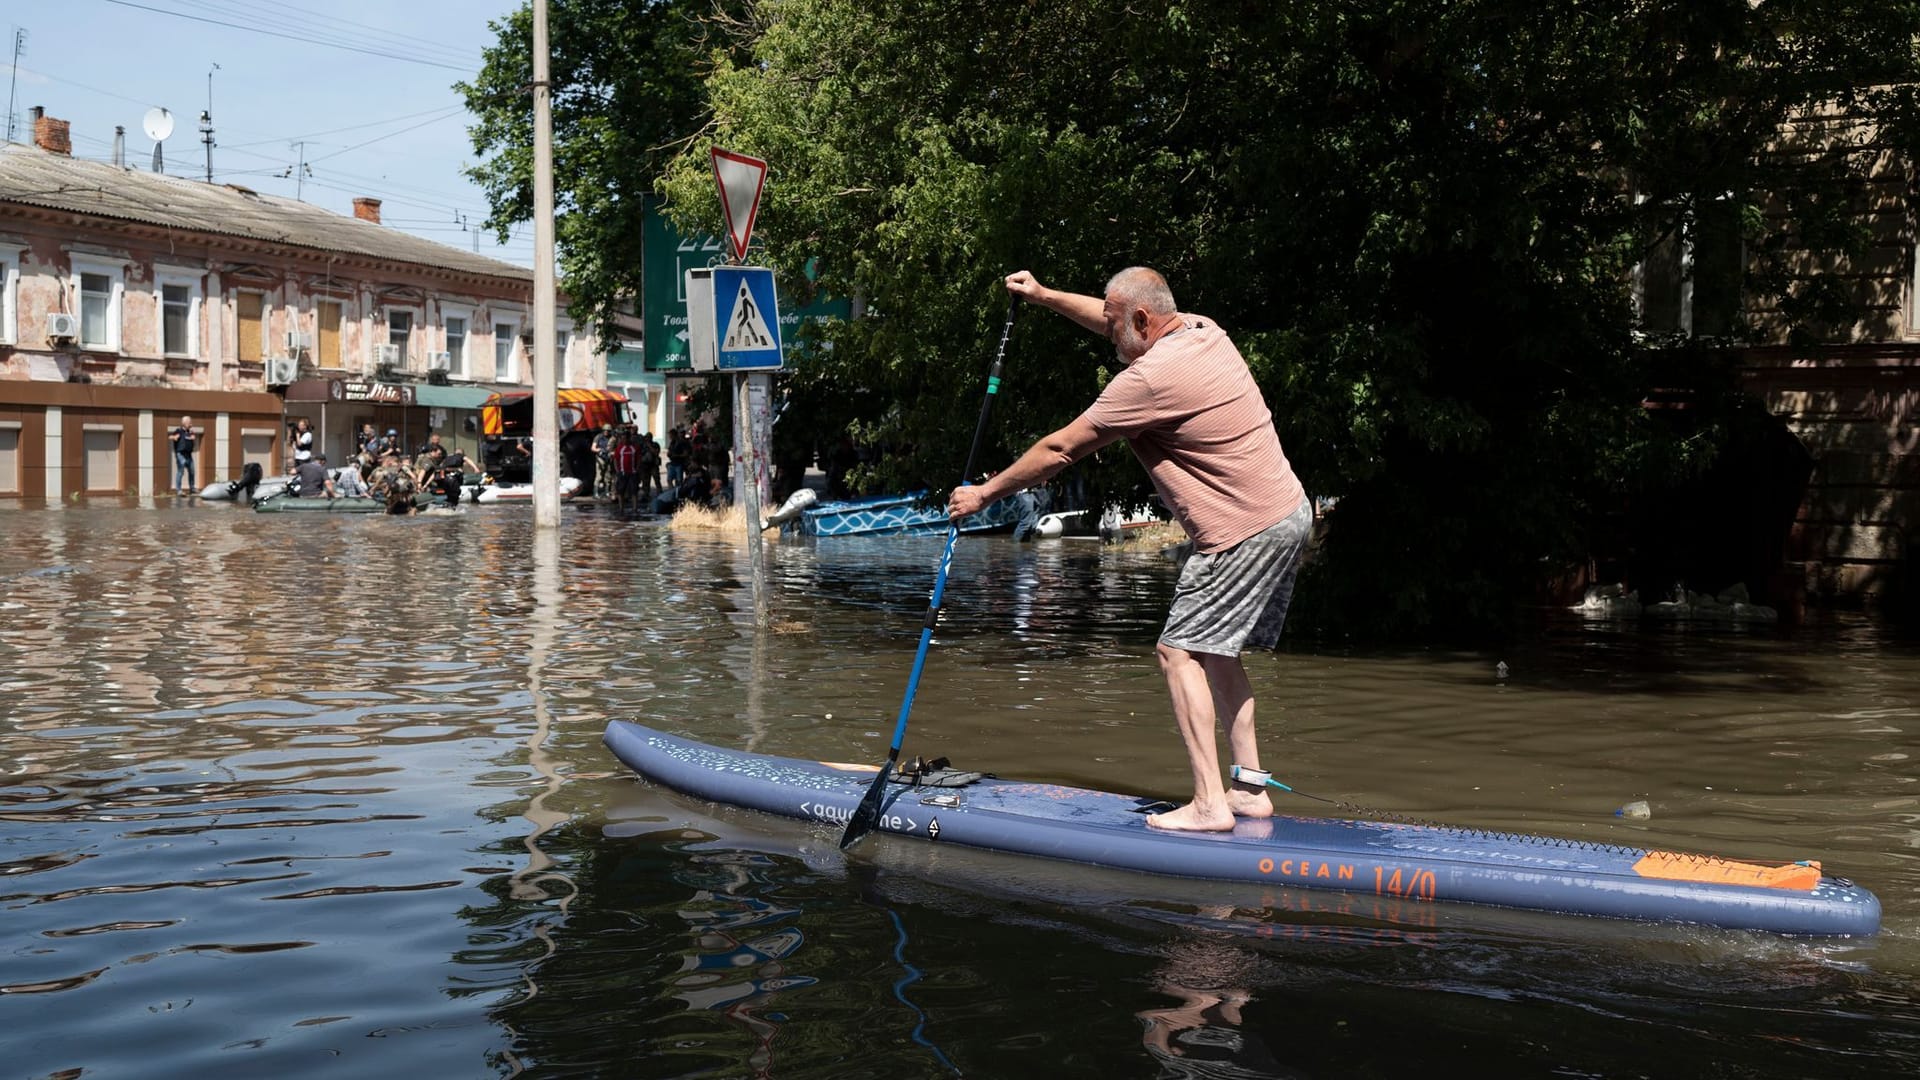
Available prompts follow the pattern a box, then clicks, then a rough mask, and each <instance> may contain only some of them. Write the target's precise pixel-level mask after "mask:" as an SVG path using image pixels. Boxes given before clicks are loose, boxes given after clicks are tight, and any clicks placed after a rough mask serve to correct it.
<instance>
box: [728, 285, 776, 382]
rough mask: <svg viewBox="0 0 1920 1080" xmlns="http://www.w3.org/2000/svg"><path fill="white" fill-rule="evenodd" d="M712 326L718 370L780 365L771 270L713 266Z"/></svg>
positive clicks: (739, 369) (760, 368) (764, 368)
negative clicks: (715, 338)
mask: <svg viewBox="0 0 1920 1080" xmlns="http://www.w3.org/2000/svg"><path fill="white" fill-rule="evenodd" d="M713 329H714V333H715V335H716V336H717V337H718V338H719V341H718V346H719V347H718V349H717V350H716V354H715V355H716V360H717V363H716V364H715V366H716V367H717V368H718V369H719V370H721V371H768V370H776V369H778V368H779V367H780V366H781V350H780V301H779V298H778V297H777V296H776V295H775V294H774V287H773V271H772V270H769V269H767V268H766V267H762V266H716V267H714V268H713Z"/></svg>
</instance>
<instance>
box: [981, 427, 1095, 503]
mask: <svg viewBox="0 0 1920 1080" xmlns="http://www.w3.org/2000/svg"><path fill="white" fill-rule="evenodd" d="M1071 464H1073V454H1072V453H1071V452H1070V451H1069V450H1067V449H1066V447H1065V446H1063V445H1062V444H1060V443H1058V442H1056V441H1055V440H1053V439H1042V440H1040V441H1039V442H1037V443H1034V444H1033V445H1032V446H1030V447H1028V448H1027V452H1026V453H1024V454H1021V455H1020V459H1019V460H1018V461H1015V462H1014V463H1013V464H1011V465H1009V466H1007V467H1006V468H1004V469H1002V470H1000V471H999V472H997V473H994V474H993V475H992V476H990V477H988V478H987V479H986V481H985V482H984V483H982V484H981V485H980V494H981V495H983V496H984V497H985V498H986V500H987V501H988V502H994V501H996V500H999V499H1003V498H1005V497H1007V496H1008V495H1011V494H1013V493H1014V492H1016V491H1021V490H1023V489H1026V488H1030V487H1032V486H1033V485H1035V484H1038V483H1043V482H1044V481H1047V480H1049V479H1052V478H1053V476H1054V475H1055V474H1056V473H1058V472H1059V471H1060V470H1061V469H1064V468H1066V467H1067V466H1069V465H1071Z"/></svg>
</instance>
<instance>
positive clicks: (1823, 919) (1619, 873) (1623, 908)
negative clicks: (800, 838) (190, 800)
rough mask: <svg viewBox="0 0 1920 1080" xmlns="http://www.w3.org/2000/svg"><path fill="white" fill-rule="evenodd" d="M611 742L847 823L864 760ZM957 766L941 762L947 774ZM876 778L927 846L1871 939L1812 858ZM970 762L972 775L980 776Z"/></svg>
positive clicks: (639, 737) (868, 776)
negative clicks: (1236, 815) (1216, 812)
mask: <svg viewBox="0 0 1920 1080" xmlns="http://www.w3.org/2000/svg"><path fill="white" fill-rule="evenodd" d="M606 743H607V746H608V748H609V749H611V750H612V751H613V753H614V756H616V757H618V758H619V759H620V760H621V761H622V762H623V763H625V764H626V766H627V767H628V768H630V769H632V770H633V771H634V772H636V773H638V774H639V775H640V776H642V777H644V778H645V779H647V780H650V781H653V782H655V783H658V784H661V785H664V786H666V787H669V788H672V789H674V790H676V791H679V792H682V793H685V794H687V795H693V796H697V797H699V798H703V799H710V800H712V801H714V802H718V803H725V804H728V805H732V806H740V807H746V808H749V809H753V810H761V811H765V812H767V813H770V814H780V815H783V816H786V817H792V818H800V819H803V820H810V821H822V822H828V823H831V824H835V825H845V824H846V822H847V821H848V819H849V818H850V817H851V816H852V814H853V811H854V808H855V807H857V806H858V805H859V804H860V800H861V798H862V797H863V796H864V795H865V794H866V792H867V789H868V788H869V787H871V786H872V784H873V777H874V773H875V771H876V767H875V766H872V765H859V764H841V763H835V762H822V761H804V760H799V759H795V758H784V757H772V756H769V755H765V754H750V753H744V752H741V751H735V750H726V749H723V748H721V747H717V746H709V745H707V744H705V743H700V742H694V741H692V740H690V739H683V738H679V737H677V736H673V735H669V734H666V733H664V732H660V731H655V730H653V729H651V728H647V727H643V726H641V725H639V724H634V723H630V722H627V721H624V720H615V721H613V722H612V723H610V724H608V725H607V732H606ZM949 775H951V774H949ZM963 776H964V778H963V779H962V780H961V781H960V782H959V783H958V784H954V783H952V782H951V781H950V780H948V781H945V782H942V783H925V782H922V783H918V784H916V783H913V782H911V781H910V780H909V781H906V782H902V781H901V778H894V780H893V781H890V782H889V783H888V785H887V791H886V794H885V798H884V801H883V803H882V806H881V811H880V817H879V821H878V823H877V824H876V825H875V826H874V828H875V831H879V832H888V833H893V834H895V835H900V836H910V837H914V838H916V839H920V840H925V841H929V842H932V843H936V844H963V845H966V846H968V847H975V848H985V849H989V850H994V851H1006V852H1015V853H1019V854H1023V855H1035V856H1039V857H1042V858H1049V859H1064V860H1069V861H1073V862H1082V863H1091V864H1094V865H1098V866H1103V867H1110V868H1114V869H1121V870H1132V871H1141V872H1145V873H1152V874H1165V875H1171V876H1175V877H1189V878H1214V879H1222V880H1229V881H1244V882H1257V883H1261V884H1277V885H1286V886H1290V887H1294V888H1307V889H1331V890H1338V891H1342V892H1349V893H1362V894H1370V895H1375V896H1382V897H1392V898H1395V899H1400V900H1410V901H1435V900H1443V901H1454V902H1462V903H1473V904H1491V905H1495V906H1499V907H1507V908H1525V909H1530V910H1536V911H1551V912H1562V913H1566V914H1574V915H1589V916H1599V917H1607V918H1619V919H1639V920H1643V921H1655V922H1677V923H1696V924H1701V925H1708V926H1719V927H1727V928H1730V929H1741V930H1761V931H1767V932H1771V933H1778V934H1795V935H1808V936H1822V937H1831V936H1868V935H1872V934H1874V933H1877V932H1878V931H1879V928H1880V901H1879V900H1878V898H1876V897H1875V896H1874V895H1873V893H1871V892H1869V891H1868V890H1866V889H1864V888H1862V887H1861V886H1859V885H1856V884H1854V883H1853V882H1851V881H1848V880H1846V879H1845V878H1837V877H1830V876H1828V875H1826V874H1825V873H1823V872H1822V871H1821V869H1820V864H1819V863H1815V862H1804V863H1788V864H1785V865H1764V864H1758V863H1747V862H1736V861H1732V860H1728V859H1721V858H1716V857H1714V856H1710V855H1691V854H1685V853H1681V852H1670V851H1657V850H1650V849H1647V848H1635V847H1626V846H1620V845H1614V844H1600V843H1593V842H1589V841H1581V840H1563V839H1555V838H1552V837H1544V836H1532V835H1527V834H1523V833H1505V832H1491V831H1487V830H1482V829H1468V828H1455V827H1450V826H1445V825H1432V824H1412V823H1406V822H1381V821H1358V820H1349V819H1343V818H1326V817H1294V816H1289V815H1284V814H1279V815H1276V816H1274V817H1271V818H1260V819H1256V818H1241V819H1240V820H1239V822H1238V824H1236V825H1235V826H1234V829H1233V831H1232V832H1222V833H1186V832H1163V831H1160V830H1156V829H1151V828H1149V827H1148V826H1147V821H1146V813H1145V812H1143V811H1146V810H1148V809H1150V808H1151V809H1155V810H1158V809H1163V808H1166V807H1165V804H1164V803H1161V802H1160V800H1157V799H1151V798H1143V797H1140V796H1134V795H1121V794H1115V793H1113V792H1106V791H1090V790H1086V789H1083V788H1074V787H1064V786H1061V785H1058V784H1040V783H1025V782H1021V781H1015V780H1005V779H1001V778H998V777H993V776H979V775H978V774H963ZM976 776H977V779H976V778H975V777H976Z"/></svg>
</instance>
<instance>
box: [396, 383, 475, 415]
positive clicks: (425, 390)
mask: <svg viewBox="0 0 1920 1080" xmlns="http://www.w3.org/2000/svg"><path fill="white" fill-rule="evenodd" d="M492 393H493V392H492V391H491V390H488V389H487V388H486V387H483V386H435V385H433V384H432V383H423V384H421V385H419V386H416V387H414V388H413V400H414V404H416V405H425V406H427V407H428V408H434V409H477V408H479V407H480V406H481V405H484V404H486V400H487V398H488V397H490V396H492Z"/></svg>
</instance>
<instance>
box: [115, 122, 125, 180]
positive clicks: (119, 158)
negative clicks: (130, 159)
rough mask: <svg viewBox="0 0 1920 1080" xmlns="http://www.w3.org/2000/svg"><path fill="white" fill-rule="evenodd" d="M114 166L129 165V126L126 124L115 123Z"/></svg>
mask: <svg viewBox="0 0 1920 1080" xmlns="http://www.w3.org/2000/svg"><path fill="white" fill-rule="evenodd" d="M113 167H114V168H116V169H124V168H126V167H127V128H126V125H124V124H115V125H113Z"/></svg>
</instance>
